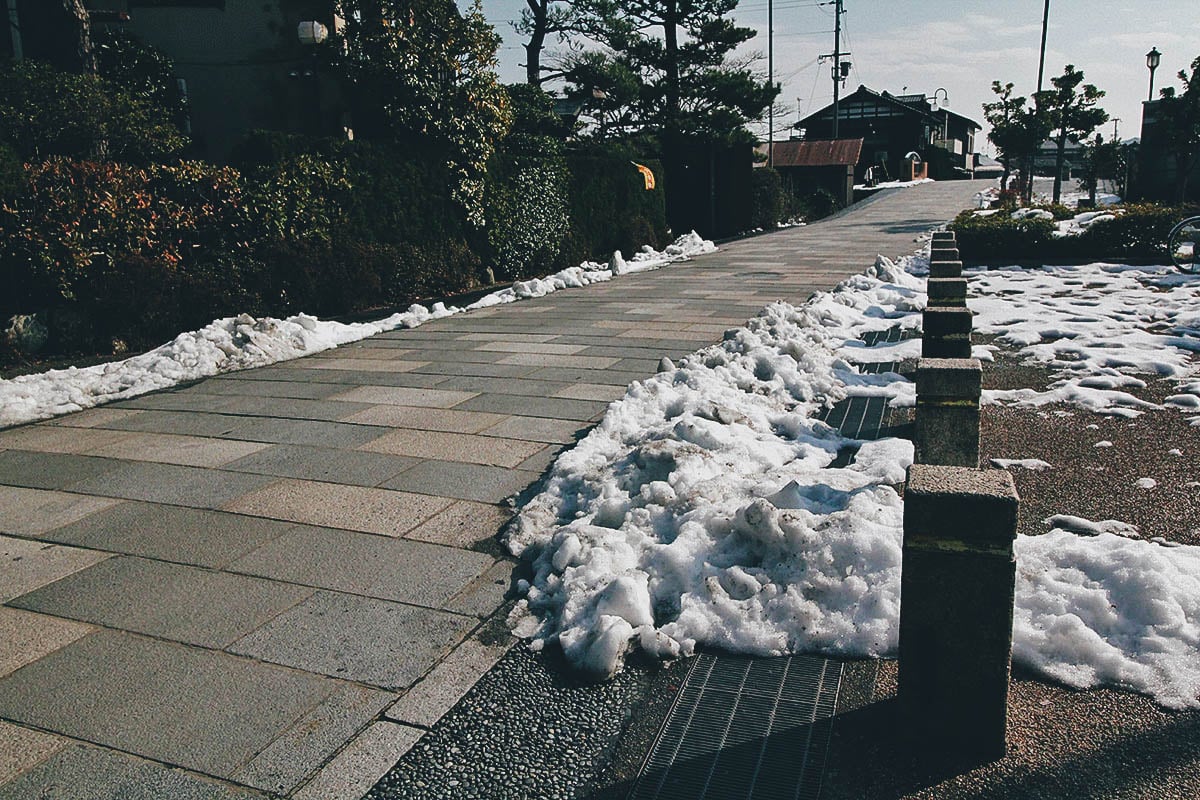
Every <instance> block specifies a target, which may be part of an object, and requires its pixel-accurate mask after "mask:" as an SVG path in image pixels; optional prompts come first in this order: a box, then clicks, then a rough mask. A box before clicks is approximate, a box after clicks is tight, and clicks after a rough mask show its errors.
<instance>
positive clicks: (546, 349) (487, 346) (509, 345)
mask: <svg viewBox="0 0 1200 800" xmlns="http://www.w3.org/2000/svg"><path fill="white" fill-rule="evenodd" d="M475 349H476V350H483V351H488V352H493V353H542V354H547V355H559V356H569V355H571V354H572V353H578V352H579V351H580V350H582V349H583V345H578V344H548V343H541V342H496V341H493V342H484V343H483V344H480V345H476V347H475Z"/></svg>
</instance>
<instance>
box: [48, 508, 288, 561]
mask: <svg viewBox="0 0 1200 800" xmlns="http://www.w3.org/2000/svg"><path fill="white" fill-rule="evenodd" d="M294 527H295V525H294V524H293V523H290V522H279V521H276V520H272V519H262V518H261V517H248V516H245V515H243V514H226V513H224V512H221V511H207V510H203V509H198V508H185V507H183V506H166V505H159V504H157V503H139V502H135V501H130V502H124V503H120V504H119V505H115V506H112V507H111V508H107V509H104V510H103V511H98V512H96V513H95V514H92V515H90V516H87V517H84V518H83V519H81V520H79V521H78V522H73V523H71V524H68V525H64V526H62V527H60V528H55V529H53V530H51V531H48V532H46V533H44V534H42V538H44V539H50V540H52V541H55V542H62V543H64V544H73V545H79V546H81V547H89V548H93V549H96V550H108V551H111V552H114V553H126V554H129V555H135V556H145V557H146V558H156V559H160V560H162V561H175V562H179V563H183V564H197V565H199V566H202V567H213V568H220V567H223V566H225V565H226V564H228V563H229V562H231V561H234V560H236V559H237V558H240V557H241V556H243V555H245V554H246V553H248V552H250V551H251V550H253V549H254V548H256V547H259V546H260V545H263V544H265V543H266V542H269V541H270V540H272V539H274V538H276V537H278V536H281V535H283V534H284V533H285V532H286V531H289V530H291V529H292V528H294Z"/></svg>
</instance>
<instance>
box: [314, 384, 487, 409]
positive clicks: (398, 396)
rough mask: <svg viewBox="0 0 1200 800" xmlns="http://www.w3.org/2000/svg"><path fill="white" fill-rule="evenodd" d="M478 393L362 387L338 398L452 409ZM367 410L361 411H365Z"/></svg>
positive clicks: (372, 402) (360, 401) (371, 402)
mask: <svg viewBox="0 0 1200 800" xmlns="http://www.w3.org/2000/svg"><path fill="white" fill-rule="evenodd" d="M477 395H478V393H477V392H456V391H446V390H444V389H409V388H404V387H395V388H389V387H382V386H360V387H358V388H355V389H350V390H348V391H345V392H342V393H341V394H339V395H336V397H337V398H338V399H340V400H351V401H356V402H359V403H370V404H371V405H379V404H387V405H394V406H416V407H419V408H451V407H453V406H456V405H458V404H459V403H461V402H463V401H464V400H470V399H471V398H472V397H476V396H477ZM365 410H366V409H360V411H365Z"/></svg>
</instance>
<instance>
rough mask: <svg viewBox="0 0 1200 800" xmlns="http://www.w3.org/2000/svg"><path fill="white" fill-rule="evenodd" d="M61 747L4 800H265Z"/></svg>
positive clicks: (107, 754)
mask: <svg viewBox="0 0 1200 800" xmlns="http://www.w3.org/2000/svg"><path fill="white" fill-rule="evenodd" d="M60 741H62V742H64V743H66V744H68V745H69V746H67V747H65V748H63V749H60V750H58V751H57V752H56V753H54V754H53V755H51V756H50V757H49V758H47V759H46V760H45V761H43V762H41V763H40V764H38V765H37V766H36V767H34V768H33V769H31V770H29V771H28V772H27V773H25V774H24V775H22V776H21V777H20V778H18V779H16V780H14V781H13V782H12V783H9V784H6V785H3V786H0V800H31V798H39V799H40V798H53V800H164V798H170V800H262V795H260V794H259V793H258V792H252V791H250V790H249V789H242V788H240V787H235V786H229V785H227V784H221V783H218V782H217V781H215V780H213V779H212V778H208V777H205V776H203V775H197V774H196V773H193V772H187V771H185V770H182V769H177V768H173V767H168V766H166V765H165V764H158V763H155V762H153V761H146V760H145V759H141V758H135V757H133V756H129V755H126V754H124V753H118V752H116V751H114V750H108V749H103V748H99V747H88V746H86V745H81V744H70V743H69V742H68V741H67V740H66V739H62V740H60Z"/></svg>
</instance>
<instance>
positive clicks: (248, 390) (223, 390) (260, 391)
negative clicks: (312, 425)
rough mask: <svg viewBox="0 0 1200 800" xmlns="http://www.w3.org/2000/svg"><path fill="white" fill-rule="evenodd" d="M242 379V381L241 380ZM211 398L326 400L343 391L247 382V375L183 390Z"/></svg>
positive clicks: (330, 386)
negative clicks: (242, 396)
mask: <svg viewBox="0 0 1200 800" xmlns="http://www.w3.org/2000/svg"><path fill="white" fill-rule="evenodd" d="M239 378H240V380H239ZM181 391H183V392H187V393H191V394H202V395H209V396H213V395H215V396H220V395H229V394H236V395H244V396H246V397H295V398H300V399H303V400H324V399H326V398H327V397H329V396H330V395H333V394H337V393H338V392H340V391H342V389H341V388H339V387H338V385H337V384H335V383H316V382H314V381H287V380H270V379H263V380H247V379H246V375H243V374H240V373H238V374H236V376H220V377H216V378H209V379H208V380H206V381H204V382H203V383H198V384H196V385H195V386H192V387H189V388H187V389H183V390H181Z"/></svg>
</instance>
